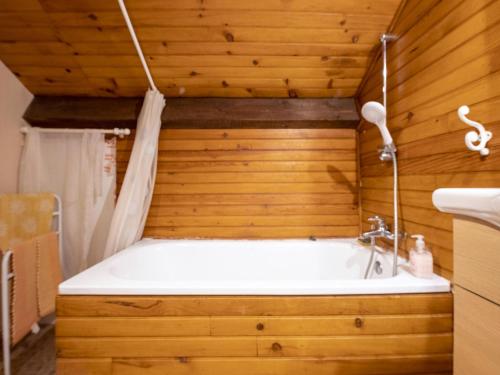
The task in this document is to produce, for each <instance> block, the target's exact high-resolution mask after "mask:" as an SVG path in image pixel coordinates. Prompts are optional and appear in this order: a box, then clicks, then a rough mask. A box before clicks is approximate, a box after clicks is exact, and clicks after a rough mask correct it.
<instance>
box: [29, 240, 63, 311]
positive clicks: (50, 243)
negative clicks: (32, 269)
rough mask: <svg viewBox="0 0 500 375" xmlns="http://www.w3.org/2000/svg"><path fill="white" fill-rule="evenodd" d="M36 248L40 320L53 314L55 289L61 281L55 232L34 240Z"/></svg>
mask: <svg viewBox="0 0 500 375" xmlns="http://www.w3.org/2000/svg"><path fill="white" fill-rule="evenodd" d="M35 243H36V248H37V272H36V275H37V308H38V316H39V317H40V318H42V317H44V316H46V315H48V314H50V313H52V312H54V310H55V307H56V305H55V301H56V296H57V287H58V286H59V283H60V282H61V281H62V274H61V264H60V262H59V242H58V238H57V234H56V233H55V232H51V233H47V234H44V235H42V236H38V237H36V238H35Z"/></svg>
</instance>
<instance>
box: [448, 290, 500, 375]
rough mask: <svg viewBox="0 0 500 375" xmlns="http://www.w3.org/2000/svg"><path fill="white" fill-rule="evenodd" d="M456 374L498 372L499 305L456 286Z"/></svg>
mask: <svg viewBox="0 0 500 375" xmlns="http://www.w3.org/2000/svg"><path fill="white" fill-rule="evenodd" d="M454 303H455V333H454V340H455V341H454V353H453V362H454V372H453V373H454V374H455V375H472V374H474V375H498V369H500V306H498V305H496V304H494V303H492V302H490V301H488V300H486V299H484V298H481V297H479V296H477V295H475V294H473V293H471V292H469V291H467V290H465V289H463V288H460V287H455V298H454Z"/></svg>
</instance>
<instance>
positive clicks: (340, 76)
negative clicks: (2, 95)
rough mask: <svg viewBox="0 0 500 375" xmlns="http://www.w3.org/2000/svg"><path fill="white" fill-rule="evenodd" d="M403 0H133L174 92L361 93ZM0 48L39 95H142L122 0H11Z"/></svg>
mask: <svg viewBox="0 0 500 375" xmlns="http://www.w3.org/2000/svg"><path fill="white" fill-rule="evenodd" d="M399 3H400V0H126V5H127V7H128V9H129V13H130V17H131V19H132V22H133V23H134V26H135V28H136V31H137V34H138V38H139V40H140V42H141V45H142V47H143V50H144V53H145V54H146V58H147V60H148V63H149V65H150V67H151V71H152V74H153V77H154V78H155V81H156V83H157V86H158V87H159V89H160V90H161V91H162V92H163V93H164V94H166V95H167V96H194V97H211V96H215V97H217V96H219V97H351V96H354V94H355V92H356V90H357V88H358V86H359V84H360V82H361V79H362V77H363V75H364V74H365V71H366V69H367V66H368V63H369V60H370V56H371V53H372V51H373V50H374V49H375V48H376V47H377V46H378V43H379V42H378V39H379V37H380V34H382V33H383V32H384V31H385V30H386V29H387V27H388V25H389V24H390V22H391V20H392V18H393V16H394V14H395V12H396V10H397V8H398V5H399ZM0 60H2V61H3V62H4V63H5V64H6V65H7V66H8V67H9V68H10V69H11V70H12V71H13V72H14V73H15V74H16V75H17V76H18V77H19V78H20V79H21V81H22V82H23V83H24V84H25V85H26V87H27V88H28V89H29V90H31V91H32V92H33V93H34V94H37V95H90V96H138V95H139V96H140V95H143V93H144V91H145V89H146V88H147V81H146V78H145V76H144V72H143V70H142V68H141V65H140V61H139V59H138V57H137V55H136V53H135V50H134V47H133V44H132V42H131V39H130V35H129V34H128V31H127V29H126V26H125V23H124V21H123V18H122V15H121V13H120V11H119V8H118V5H117V1H116V0H1V1H0Z"/></svg>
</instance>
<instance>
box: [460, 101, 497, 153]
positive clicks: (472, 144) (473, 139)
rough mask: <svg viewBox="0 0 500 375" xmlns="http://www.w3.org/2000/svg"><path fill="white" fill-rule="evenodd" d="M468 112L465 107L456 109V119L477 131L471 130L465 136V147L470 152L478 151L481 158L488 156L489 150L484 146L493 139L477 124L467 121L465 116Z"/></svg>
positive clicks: (491, 135) (489, 133)
mask: <svg viewBox="0 0 500 375" xmlns="http://www.w3.org/2000/svg"><path fill="white" fill-rule="evenodd" d="M469 112H470V109H469V107H468V106H466V105H463V106H461V107H460V108H458V118H459V119H460V120H461V121H463V122H464V123H466V124H467V125H469V126H472V127H473V128H475V129H476V130H477V132H476V131H474V130H472V131H470V132H468V133H467V134H466V135H465V145H466V146H467V148H468V149H469V150H471V151H479V153H480V154H481V156H488V155H489V154H490V149H489V148H487V147H486V144H487V143H488V142H489V141H490V140H491V138H492V137H493V133H492V132H490V131H487V130H486V129H485V128H484V126H483V125H482V124H480V123H479V122H476V121H472V120H470V119H468V118H467V117H466V116H467V115H468V114H469ZM477 142H479V143H477Z"/></svg>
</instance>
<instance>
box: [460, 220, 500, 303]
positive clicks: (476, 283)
mask: <svg viewBox="0 0 500 375" xmlns="http://www.w3.org/2000/svg"><path fill="white" fill-rule="evenodd" d="M453 229H454V231H453V232H454V238H455V249H454V269H455V284H457V285H460V286H461V287H463V288H465V289H468V290H470V291H472V292H474V293H476V294H479V295H480V296H483V297H484V298H487V299H489V300H491V301H493V302H495V303H496V304H499V305H500V230H499V229H497V228H495V227H493V226H490V225H489V224H486V223H482V222H479V221H472V220H466V219H458V218H456V219H454V222H453Z"/></svg>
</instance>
